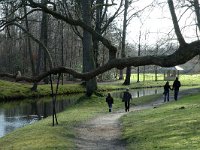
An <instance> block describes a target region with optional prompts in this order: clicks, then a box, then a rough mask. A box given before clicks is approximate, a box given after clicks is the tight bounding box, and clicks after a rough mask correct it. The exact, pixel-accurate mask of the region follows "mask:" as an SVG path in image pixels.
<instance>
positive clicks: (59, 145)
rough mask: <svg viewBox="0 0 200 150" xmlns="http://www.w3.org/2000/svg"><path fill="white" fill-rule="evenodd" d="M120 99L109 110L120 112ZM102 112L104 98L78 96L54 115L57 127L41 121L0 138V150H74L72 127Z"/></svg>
mask: <svg viewBox="0 0 200 150" xmlns="http://www.w3.org/2000/svg"><path fill="white" fill-rule="evenodd" d="M159 96H160V95H152V96H145V97H140V98H138V99H134V105H139V104H142V103H146V102H149V101H152V100H155V99H157V97H159ZM123 107H124V104H123V103H122V102H121V99H115V100H114V106H113V111H116V110H118V109H122V108H123ZM103 113H108V106H107V104H106V103H105V97H101V98H100V97H96V96H92V97H91V98H87V97H81V98H80V99H79V102H78V103H77V104H76V105H75V106H71V107H70V108H68V109H67V110H65V111H64V112H62V113H59V114H58V121H59V125H57V126H55V127H52V126H51V124H52V118H51V117H49V118H47V119H44V120H41V121H39V122H36V123H34V124H31V125H28V126H25V127H23V128H20V129H16V130H15V131H14V132H11V133H9V134H7V135H6V136H5V137H2V138H0V150H1V149H2V150H10V149H14V150H21V149H25V150H26V149H27V150H32V149H42V150H47V149H48V150H49V149H59V150H63V149H74V147H75V145H74V143H73V141H72V140H73V138H74V137H75V131H74V127H75V126H77V125H79V124H80V123H81V122H83V121H85V120H88V119H89V118H92V117H95V116H96V115H100V114H103Z"/></svg>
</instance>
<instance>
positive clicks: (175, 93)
mask: <svg viewBox="0 0 200 150" xmlns="http://www.w3.org/2000/svg"><path fill="white" fill-rule="evenodd" d="M180 87H181V82H180V81H179V80H178V77H176V79H175V81H174V83H173V90H174V100H175V101H177V99H178V93H179V88H180Z"/></svg>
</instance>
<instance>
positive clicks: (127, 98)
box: [122, 88, 132, 112]
mask: <svg viewBox="0 0 200 150" xmlns="http://www.w3.org/2000/svg"><path fill="white" fill-rule="evenodd" d="M131 99H132V95H131V94H130V93H129V89H128V88H127V89H126V91H125V92H124V95H123V98H122V101H123V102H124V104H125V111H126V112H127V111H129V108H130V100H131Z"/></svg>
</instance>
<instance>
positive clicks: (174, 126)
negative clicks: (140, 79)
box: [122, 95, 200, 150]
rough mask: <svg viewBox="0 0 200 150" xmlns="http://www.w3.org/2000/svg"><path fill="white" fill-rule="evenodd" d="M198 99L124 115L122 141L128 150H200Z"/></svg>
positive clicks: (188, 97)
mask: <svg viewBox="0 0 200 150" xmlns="http://www.w3.org/2000/svg"><path fill="white" fill-rule="evenodd" d="M199 97H200V95H193V96H187V97H185V98H183V99H181V100H179V101H177V102H170V103H168V104H166V105H163V106H160V107H158V108H156V109H149V110H141V111H137V112H133V113H129V114H128V115H126V116H124V117H123V118H122V122H123V139H124V140H126V142H127V145H128V149H130V150H133V149H136V150H137V149H140V150H147V149H148V150H151V149H152V150H154V149H173V150H174V149H181V150H183V149H190V150H192V149H194V150H196V149H199V147H200V130H199V129H200V114H199V108H200V101H199Z"/></svg>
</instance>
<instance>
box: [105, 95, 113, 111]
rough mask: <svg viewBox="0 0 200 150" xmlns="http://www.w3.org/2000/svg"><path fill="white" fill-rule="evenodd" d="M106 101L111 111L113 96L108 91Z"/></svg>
mask: <svg viewBox="0 0 200 150" xmlns="http://www.w3.org/2000/svg"><path fill="white" fill-rule="evenodd" d="M106 102H107V103H108V107H109V112H111V111H112V104H113V98H112V96H111V95H110V93H108V96H107V97H106Z"/></svg>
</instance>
